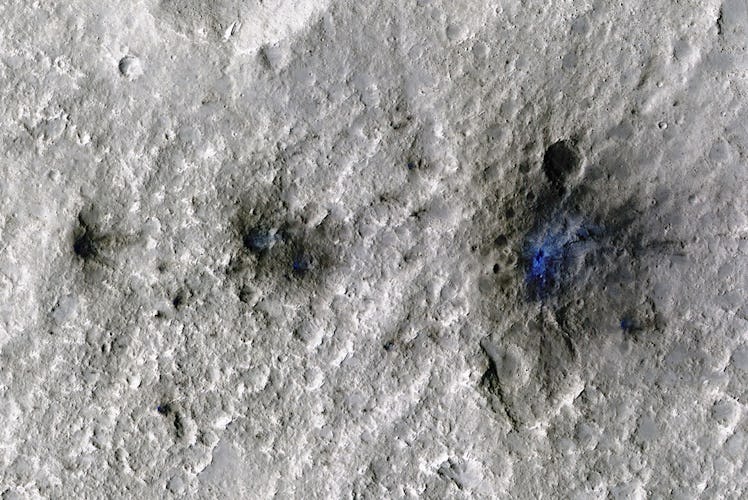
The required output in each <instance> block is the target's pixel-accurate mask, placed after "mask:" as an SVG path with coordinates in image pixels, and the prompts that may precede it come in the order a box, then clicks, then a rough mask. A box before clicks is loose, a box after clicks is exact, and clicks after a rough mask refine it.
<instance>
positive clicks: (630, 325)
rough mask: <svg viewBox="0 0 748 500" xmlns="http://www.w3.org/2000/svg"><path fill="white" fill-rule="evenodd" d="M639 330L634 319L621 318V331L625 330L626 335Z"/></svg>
mask: <svg viewBox="0 0 748 500" xmlns="http://www.w3.org/2000/svg"><path fill="white" fill-rule="evenodd" d="M637 329H638V328H637V326H636V323H635V322H634V320H633V319H631V318H627V317H623V318H621V330H623V331H624V332H626V333H632V332H634V331H636V330H637Z"/></svg>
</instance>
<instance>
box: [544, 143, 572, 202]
mask: <svg viewBox="0 0 748 500" xmlns="http://www.w3.org/2000/svg"><path fill="white" fill-rule="evenodd" d="M578 169H579V156H578V155H577V153H576V151H575V150H574V148H573V146H572V145H571V143H570V142H569V141H558V142H555V143H553V144H551V145H550V146H549V147H548V149H546V151H545V155H544V156H543V173H544V174H545V176H546V178H547V179H548V182H550V184H551V187H553V189H554V190H556V191H558V192H560V193H563V192H564V191H565V189H566V182H567V180H568V179H569V177H571V176H572V175H573V174H575V173H576V172H577V171H578Z"/></svg>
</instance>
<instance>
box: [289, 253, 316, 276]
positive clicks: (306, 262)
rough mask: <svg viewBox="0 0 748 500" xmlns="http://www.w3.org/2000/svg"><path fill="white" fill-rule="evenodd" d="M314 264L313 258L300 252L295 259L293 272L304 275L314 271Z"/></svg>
mask: <svg viewBox="0 0 748 500" xmlns="http://www.w3.org/2000/svg"><path fill="white" fill-rule="evenodd" d="M313 265H314V262H313V260H312V256H311V255H309V254H308V253H305V252H299V253H297V254H296V256H295V257H294V258H293V270H294V271H295V272H297V273H299V274H303V273H305V272H307V271H309V270H311V269H312V267H313Z"/></svg>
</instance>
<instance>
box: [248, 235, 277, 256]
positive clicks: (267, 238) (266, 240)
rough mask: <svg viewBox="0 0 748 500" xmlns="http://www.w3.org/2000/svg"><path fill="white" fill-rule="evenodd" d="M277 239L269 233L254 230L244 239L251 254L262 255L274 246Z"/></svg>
mask: <svg viewBox="0 0 748 500" xmlns="http://www.w3.org/2000/svg"><path fill="white" fill-rule="evenodd" d="M275 238H276V236H275V234H273V233H271V232H269V231H261V230H252V231H250V232H249V233H247V235H246V236H245V237H244V246H245V247H247V249H249V250H250V251H251V252H254V253H261V252H264V251H265V250H268V249H270V247H272V246H273V243H275Z"/></svg>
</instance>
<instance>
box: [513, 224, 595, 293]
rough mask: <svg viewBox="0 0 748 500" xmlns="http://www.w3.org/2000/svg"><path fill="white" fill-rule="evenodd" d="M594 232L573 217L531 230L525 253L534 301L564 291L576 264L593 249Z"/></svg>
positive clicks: (527, 277) (529, 291) (528, 285)
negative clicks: (563, 287) (564, 285)
mask: <svg viewBox="0 0 748 500" xmlns="http://www.w3.org/2000/svg"><path fill="white" fill-rule="evenodd" d="M594 232H595V231H593V230H591V229H590V228H588V227H585V226H583V225H582V224H581V223H580V222H577V221H574V220H572V219H570V218H558V219H557V220H554V221H551V222H550V223H547V224H545V225H543V226H542V227H541V228H540V229H538V230H536V231H535V232H533V233H531V235H530V236H529V237H528V239H527V241H526V244H525V250H524V255H523V258H524V261H525V283H526V285H527V291H528V294H529V298H530V299H531V300H534V301H542V300H544V299H547V298H550V297H552V296H554V295H556V294H557V293H558V292H559V291H560V290H561V287H562V285H563V284H564V283H565V282H566V281H567V280H568V279H569V278H570V274H572V273H573V271H574V266H575V263H576V262H578V261H579V259H581V258H583V257H584V255H585V254H586V253H587V252H588V251H589V250H590V247H591V245H592V244H593V241H592V236H591V235H592V234H594Z"/></svg>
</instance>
